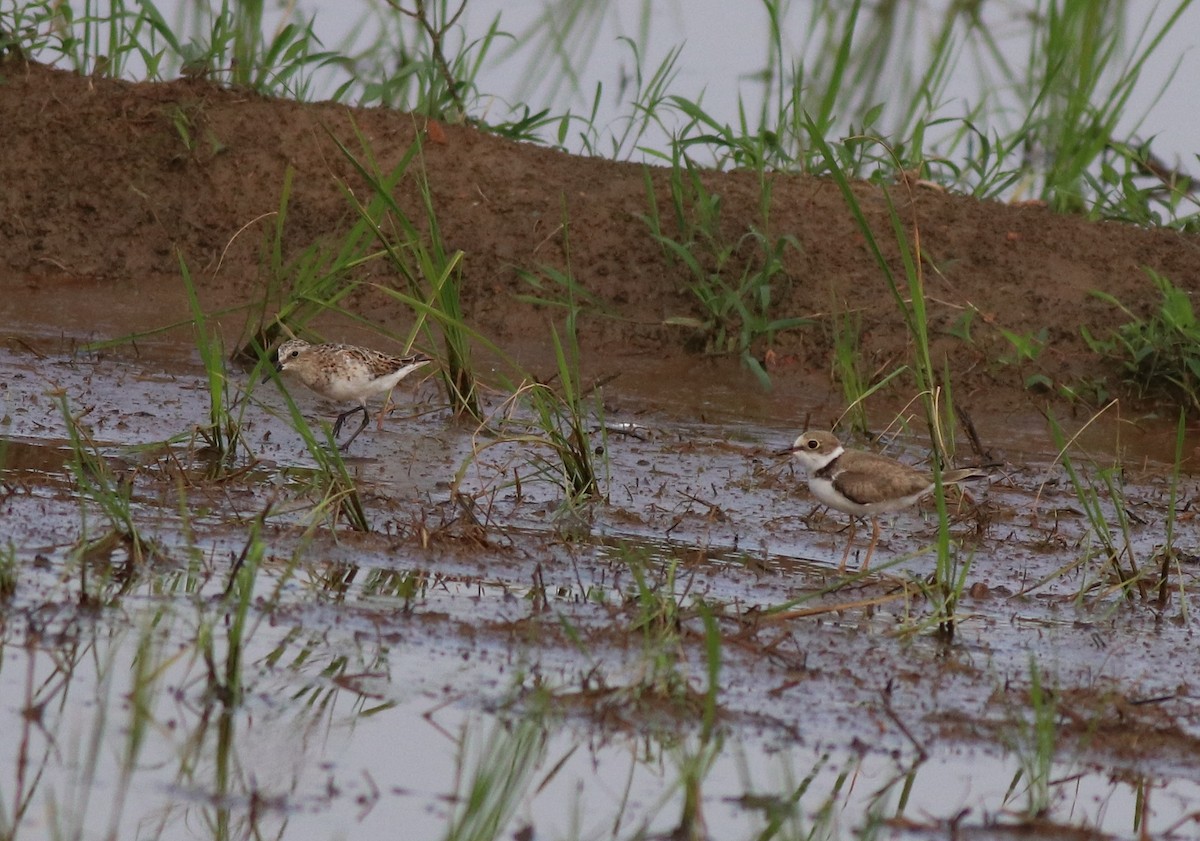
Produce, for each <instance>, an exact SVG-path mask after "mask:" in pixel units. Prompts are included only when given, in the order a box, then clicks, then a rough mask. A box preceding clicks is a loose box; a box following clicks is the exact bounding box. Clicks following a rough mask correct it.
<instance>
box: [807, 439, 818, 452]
mask: <svg viewBox="0 0 1200 841" xmlns="http://www.w3.org/2000/svg"><path fill="white" fill-rule="evenodd" d="M804 446H806V447H808V448H809V449H810V450H815V449H816V448H817V447H819V446H821V445H820V444H818V443H817V439H816V438H809V439H808V440H807V441H805V442H804Z"/></svg>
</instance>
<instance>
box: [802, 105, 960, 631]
mask: <svg viewBox="0 0 1200 841" xmlns="http://www.w3.org/2000/svg"><path fill="white" fill-rule="evenodd" d="M808 126H809V131H810V135H811V137H812V141H813V143H814V144H815V145H816V146H817V147H818V148H819V149H821V150H822V153H823V154H824V155H825V163H826V166H828V168H829V172H830V175H831V176H832V178H833V180H834V183H836V184H837V186H838V189H839V190H840V191H841V193H842V197H843V198H844V199H845V201H846V205H847V207H848V208H849V210H850V213H851V216H852V217H853V219H854V221H855V224H856V226H857V227H858V230H859V231H860V232H861V233H862V235H863V238H864V239H865V241H866V243H867V247H868V249H869V250H870V252H871V254H872V256H873V257H874V258H875V263H876V265H877V266H878V267H879V271H880V274H881V276H882V280H883V283H884V286H885V287H886V289H887V292H888V293H889V294H890V295H891V297H892V299H893V300H894V301H895V303H896V309H897V310H898V312H899V314H900V316H901V317H902V318H903V320H904V323H905V325H906V327H907V328H908V333H909V337H910V339H911V340H912V343H913V357H912V360H911V363H910V365H909V368H910V369H911V370H912V372H913V377H914V380H915V385H916V390H917V394H918V395H919V397H920V399H921V405H922V408H923V409H924V415H925V422H926V426H927V428H928V430H929V437H930V440H931V443H932V445H933V464H932V471H933V477H934V486H935V487H934V499H935V501H936V504H937V515H938V539H937V567H936V570H935V574H934V581H935V587H936V589H937V591H938V593H939V594H940V598H939V599H938V600H937V610H938V616H939V626H940V628H941V629H942V631H943V632H945V633H948V634H952V633H953V631H954V615H955V609H956V605H957V601H958V598H959V596H960V595H961V592H962V585H963V583H964V580H965V579H964V576H963V574H962V570H961V568H960V565H959V563H958V559H957V553H955V552H952V551H951V545H950V519H949V514H948V511H947V509H946V499H945V494H944V488H943V486H942V470H943V469H944V467H945V466H946V464H947V462H948V460H949V458H950V456H951V454H952V443H951V441H950V436H951V435H952V433H953V430H954V426H955V420H954V412H953V397H952V391H951V388H950V379H949V368H948V363H947V368H946V374H945V376H939V372H938V369H937V368H936V367H935V366H934V363H933V358H932V355H931V352H930V341H929V319H928V313H927V301H926V297H925V280H924V260H923V258H922V255H921V233H920V231H921V229H920V224H919V221H918V220H917V219H916V218H915V216H914V218H913V220H912V222H911V231H912V234H911V236H910V234H909V230H910V228H909V226H908V225H906V223H905V221H904V220H902V219H901V218H900V214H899V212H898V211H897V209H896V205H895V203H894V202H893V200H892V197H891V193H890V191H889V190H887V189H886V188H884V190H883V198H884V203H885V207H886V209H887V222H888V225H889V228H890V235H891V237H892V239H893V240H894V242H895V245H896V249H897V251H898V253H899V259H900V266H901V269H902V271H903V274H902V275H899V274H898V273H897V272H896V271H895V270H894V269H893V268H892V263H891V261H890V260H889V259H888V258H887V256H886V255H885V254H884V252H883V247H882V245H881V243H880V240H879V239H878V238H877V236H876V234H875V231H874V228H873V226H872V225H871V223H870V221H869V220H868V219H867V217H866V214H865V213H864V212H863V209H862V206H861V205H860V203H859V201H858V197H857V196H856V195H855V193H854V191H853V189H851V186H850V181H849V179H848V178H847V176H846V174H845V172H843V170H842V169H841V167H840V166H839V165H838V161H837V159H836V157H835V155H834V153H833V150H832V148H831V147H830V145H829V143H828V142H827V141H826V140H825V138H824V136H823V135H822V134H821V133H820V128H819V127H818V126H817V124H816V123H815V122H813V121H812V120H811V119H810V120H809V123H808ZM904 186H905V187H908V186H909V185H908V183H907V181H905V182H904ZM914 214H915V211H914Z"/></svg>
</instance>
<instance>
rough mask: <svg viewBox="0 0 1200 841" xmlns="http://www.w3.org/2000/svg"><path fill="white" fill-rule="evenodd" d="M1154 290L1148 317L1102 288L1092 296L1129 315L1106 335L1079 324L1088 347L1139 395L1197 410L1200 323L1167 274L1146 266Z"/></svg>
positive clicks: (1185, 296) (1199, 407) (1199, 398)
mask: <svg viewBox="0 0 1200 841" xmlns="http://www.w3.org/2000/svg"><path fill="white" fill-rule="evenodd" d="M1145 271H1146V274H1147V275H1149V277H1150V280H1151V281H1152V282H1153V284H1154V286H1155V287H1156V288H1157V289H1158V292H1159V295H1160V301H1159V305H1158V310H1157V311H1156V312H1153V313H1152V314H1151V315H1150V316H1148V317H1143V316H1139V315H1137V314H1135V313H1134V312H1133V311H1132V310H1131V309H1129V308H1128V307H1127V306H1125V305H1124V304H1122V303H1121V302H1120V301H1118V300H1117V299H1116V298H1115V297H1114V296H1112V295H1110V294H1108V293H1107V292H1100V291H1093V292H1092V294H1093V295H1094V296H1095V297H1097V298H1099V299H1100V300H1102V301H1105V302H1106V303H1109V304H1111V305H1112V306H1114V307H1116V308H1118V309H1119V310H1120V311H1121V312H1122V313H1124V315H1125V316H1126V317H1127V318H1128V319H1129V321H1127V322H1126V323H1125V324H1122V325H1121V326H1120V327H1118V328H1117V329H1116V330H1114V331H1112V332H1111V333H1110V334H1109V335H1108V336H1107V337H1097V336H1094V335H1093V334H1092V333H1091V332H1090V331H1089V330H1088V329H1087V328H1086V327H1083V328H1081V329H1082V331H1083V337H1084V339H1085V340H1086V341H1087V343H1088V346H1089V347H1090V348H1091V349H1092V350H1093V351H1094V352H1095V353H1098V354H1099V355H1100V356H1102V357H1104V358H1105V359H1109V360H1112V361H1114V362H1116V363H1117V364H1118V365H1119V366H1120V368H1121V371H1122V373H1123V374H1124V381H1125V383H1126V384H1128V385H1129V386H1131V387H1132V388H1133V389H1134V390H1135V392H1136V393H1137V395H1138V396H1139V397H1141V398H1146V397H1155V396H1158V397H1168V398H1172V399H1175V400H1178V401H1180V402H1181V403H1182V404H1183V405H1184V406H1185V407H1186V408H1187V409H1188V411H1189V412H1196V411H1197V410H1200V322H1197V320H1196V313H1195V310H1194V309H1193V307H1192V299H1191V296H1190V295H1189V294H1188V292H1187V291H1186V290H1184V289H1181V288H1179V287H1178V286H1176V285H1175V284H1174V283H1172V282H1171V280H1170V278H1167V277H1164V276H1163V275H1160V274H1158V273H1157V272H1155V271H1154V270H1152V269H1146V270H1145Z"/></svg>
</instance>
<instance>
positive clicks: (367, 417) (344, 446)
mask: <svg viewBox="0 0 1200 841" xmlns="http://www.w3.org/2000/svg"><path fill="white" fill-rule="evenodd" d="M355 412H362V416H363V419H362V423H360V424H359V425H358V429H356V430H354V434H353V435H351V436H350V437H349V438H347V439H346V443H344V444H342V446H340V447H338V449H339V450H341V451H342V452H345V451H346V449H347V448H348V447H349V446H350V443H351V442H352V441H353V440H354V439H355V438H357V437H358V433H360V432H362V431H363V430H364V429H366V428H367V424H368V423H370V421H371V413H370V412H368V411H367V407H366V406H359V407H358V408H357V409H351V410H350V411H349V412H346V413H345V414H343V415H342V418H340V419H339V420H341V419H344V418H346V417H347V416H349V415H352V414H354V413H355ZM339 425H340V424H339ZM334 434H335V436H336V433H334Z"/></svg>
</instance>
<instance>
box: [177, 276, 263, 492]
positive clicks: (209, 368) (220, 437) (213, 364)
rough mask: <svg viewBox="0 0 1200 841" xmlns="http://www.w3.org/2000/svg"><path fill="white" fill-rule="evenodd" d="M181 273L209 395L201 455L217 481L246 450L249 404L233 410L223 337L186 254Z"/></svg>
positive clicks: (234, 402) (244, 402) (202, 433)
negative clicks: (244, 432) (202, 299)
mask: <svg viewBox="0 0 1200 841" xmlns="http://www.w3.org/2000/svg"><path fill="white" fill-rule="evenodd" d="M179 271H180V275H181V276H182V278H183V285H184V288H185V289H186V290H187V296H188V305H189V306H190V307H191V310H192V319H193V324H194V328H195V335H196V349H197V350H198V351H199V353H200V361H201V362H202V363H203V364H204V372H205V380H206V384H207V393H208V423H207V424H205V425H203V426H201V427H199V429H198V430H197V432H198V434H199V435H200V438H201V440H203V441H204V445H205V446H204V448H203V450H201V454H203V455H209V456H211V458H212V463H213V476H212V478H216V476H219V475H220V474H221V473H223V472H224V471H226V470H228V469H229V468H230V467H231V466H232V464H233V461H234V459H235V458H236V457H237V452H238V447H239V446H241V447H245V440H244V439H243V437H242V419H243V417H244V415H245V412H246V406H247V402H246V401H244V400H243V401H240V408H239V410H238V414H237V415H236V416H235V415H234V414H233V408H234V406H235V405H238V404H239V401H236V400H234V399H233V395H232V391H231V389H230V385H229V376H228V371H227V370H226V367H225V345H224V343H223V342H222V341H221V334H220V332H219V331H218V330H216V329H215V328H210V327H209V324H208V317H207V316H206V315H205V313H204V310H203V308H202V307H201V306H200V299H199V298H198V297H197V295H196V285H195V284H194V283H193V282H192V275H191V272H190V271H189V270H188V265H187V261H186V260H185V259H184V257H183V254H182V253H181V254H179Z"/></svg>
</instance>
